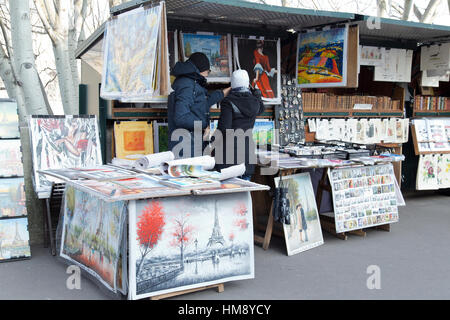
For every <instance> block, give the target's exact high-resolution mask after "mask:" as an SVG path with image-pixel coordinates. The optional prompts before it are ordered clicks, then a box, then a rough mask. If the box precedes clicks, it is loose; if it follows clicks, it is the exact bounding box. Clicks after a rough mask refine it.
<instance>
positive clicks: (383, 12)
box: [377, 0, 388, 18]
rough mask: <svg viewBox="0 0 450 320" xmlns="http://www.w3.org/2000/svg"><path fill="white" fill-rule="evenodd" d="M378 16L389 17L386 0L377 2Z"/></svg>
mask: <svg viewBox="0 0 450 320" xmlns="http://www.w3.org/2000/svg"><path fill="white" fill-rule="evenodd" d="M377 6H378V15H379V16H380V17H382V18H385V17H387V16H388V13H387V3H386V0H377Z"/></svg>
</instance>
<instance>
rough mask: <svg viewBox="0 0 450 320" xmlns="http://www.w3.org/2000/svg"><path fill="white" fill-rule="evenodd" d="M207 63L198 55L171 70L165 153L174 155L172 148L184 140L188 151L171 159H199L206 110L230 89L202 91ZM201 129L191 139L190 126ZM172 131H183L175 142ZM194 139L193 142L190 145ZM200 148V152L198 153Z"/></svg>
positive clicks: (206, 115) (191, 129) (207, 72)
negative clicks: (188, 147) (166, 148)
mask: <svg viewBox="0 0 450 320" xmlns="http://www.w3.org/2000/svg"><path fill="white" fill-rule="evenodd" d="M210 71H211V70H210V63H209V60H208V57H207V56H206V55H205V54H203V53H201V52H195V53H193V54H192V55H191V56H190V57H189V59H188V60H187V61H185V62H177V63H176V64H175V67H174V68H173V71H172V75H173V76H175V77H176V79H175V81H174V82H173V84H172V89H173V90H174V91H173V92H172V93H171V94H170V95H169V101H168V106H167V109H168V110H167V116H168V125H169V150H171V151H174V147H175V146H176V145H177V144H178V143H179V142H184V143H186V142H187V141H185V139H190V145H191V151H190V153H188V152H186V154H184V153H183V150H182V151H181V152H179V153H178V152H175V153H178V154H175V157H177V158H178V157H182V158H188V157H194V156H201V155H203V150H204V147H205V145H206V144H205V143H204V142H203V139H202V138H203V132H204V130H205V129H206V128H207V127H209V120H210V117H209V108H210V107H211V106H212V105H214V104H216V103H218V102H219V101H221V100H222V99H223V98H224V96H226V95H227V94H228V92H229V91H230V89H231V88H228V89H224V90H217V91H214V92H212V93H211V94H208V91H207V90H206V88H205V87H206V78H205V77H207V76H208V75H209V73H210ZM196 122H197V125H198V126H200V127H201V132H199V133H198V134H196V135H195V137H194V124H195V123H196ZM176 129H185V132H184V134H183V135H182V136H179V137H178V139H175V137H172V133H173V132H174V131H175V130H176ZM194 138H195V139H197V141H198V140H200V141H198V142H197V141H196V143H195V144H194ZM194 146H195V150H194ZM200 147H201V150H200Z"/></svg>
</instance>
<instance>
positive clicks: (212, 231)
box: [129, 192, 254, 299]
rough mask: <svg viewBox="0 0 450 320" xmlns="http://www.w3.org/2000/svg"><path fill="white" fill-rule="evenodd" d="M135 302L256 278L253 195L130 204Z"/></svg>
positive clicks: (199, 197)
mask: <svg viewBox="0 0 450 320" xmlns="http://www.w3.org/2000/svg"><path fill="white" fill-rule="evenodd" d="M129 219H130V220H129V225H130V236H129V237H130V238H129V245H130V272H129V275H130V280H129V284H130V288H129V290H130V297H131V299H141V298H146V297H150V296H155V295H160V294H165V293H170V292H175V291H180V290H185V289H191V288H197V287H201V286H206V285H211V284H217V283H223V282H226V281H234V280H242V279H250V278H254V255H253V227H252V226H253V224H252V201H251V197H250V193H249V192H242V193H236V194H223V195H213V196H186V197H172V198H164V199H155V200H140V201H133V202H131V203H130V209H129Z"/></svg>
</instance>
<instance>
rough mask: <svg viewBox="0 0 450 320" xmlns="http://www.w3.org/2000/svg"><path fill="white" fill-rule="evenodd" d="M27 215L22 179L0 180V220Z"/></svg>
mask: <svg viewBox="0 0 450 320" xmlns="http://www.w3.org/2000/svg"><path fill="white" fill-rule="evenodd" d="M26 215H27V207H26V198H25V186H24V180H23V178H12V179H0V218H7V217H22V216H26Z"/></svg>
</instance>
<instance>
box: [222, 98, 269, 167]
mask: <svg viewBox="0 0 450 320" xmlns="http://www.w3.org/2000/svg"><path fill="white" fill-rule="evenodd" d="M233 104H234V107H233ZM220 109H221V111H220V118H219V123H218V126H217V129H218V130H219V131H220V132H221V134H222V141H220V140H219V139H217V140H215V142H214V144H215V145H216V152H215V158H216V170H219V171H220V170H221V169H223V168H228V167H230V166H233V165H236V164H241V163H245V167H246V171H245V174H246V175H251V174H253V172H254V170H255V162H254V161H255V160H256V155H255V148H256V146H255V142H254V141H253V126H254V124H255V119H256V116H258V115H260V114H261V113H263V112H264V104H263V102H262V100H261V95H260V91H259V90H257V91H256V92H255V94H253V93H252V92H250V91H244V92H240V91H234V90H232V91H231V92H230V94H229V95H228V96H227V97H226V98H225V99H223V100H222V102H221V103H220ZM227 129H233V130H238V129H242V130H243V131H244V132H246V133H247V134H246V135H245V138H244V139H245V140H240V139H238V138H237V137H232V136H229V137H228V139H227V134H226V130H227ZM244 141H245V142H244ZM219 148H220V149H221V150H222V155H220V152H218V150H217V149H219ZM231 152H233V154H230V153H231ZM221 156H223V157H221ZM227 157H228V158H230V159H228V160H231V161H227ZM250 162H252V163H251V164H250Z"/></svg>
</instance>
